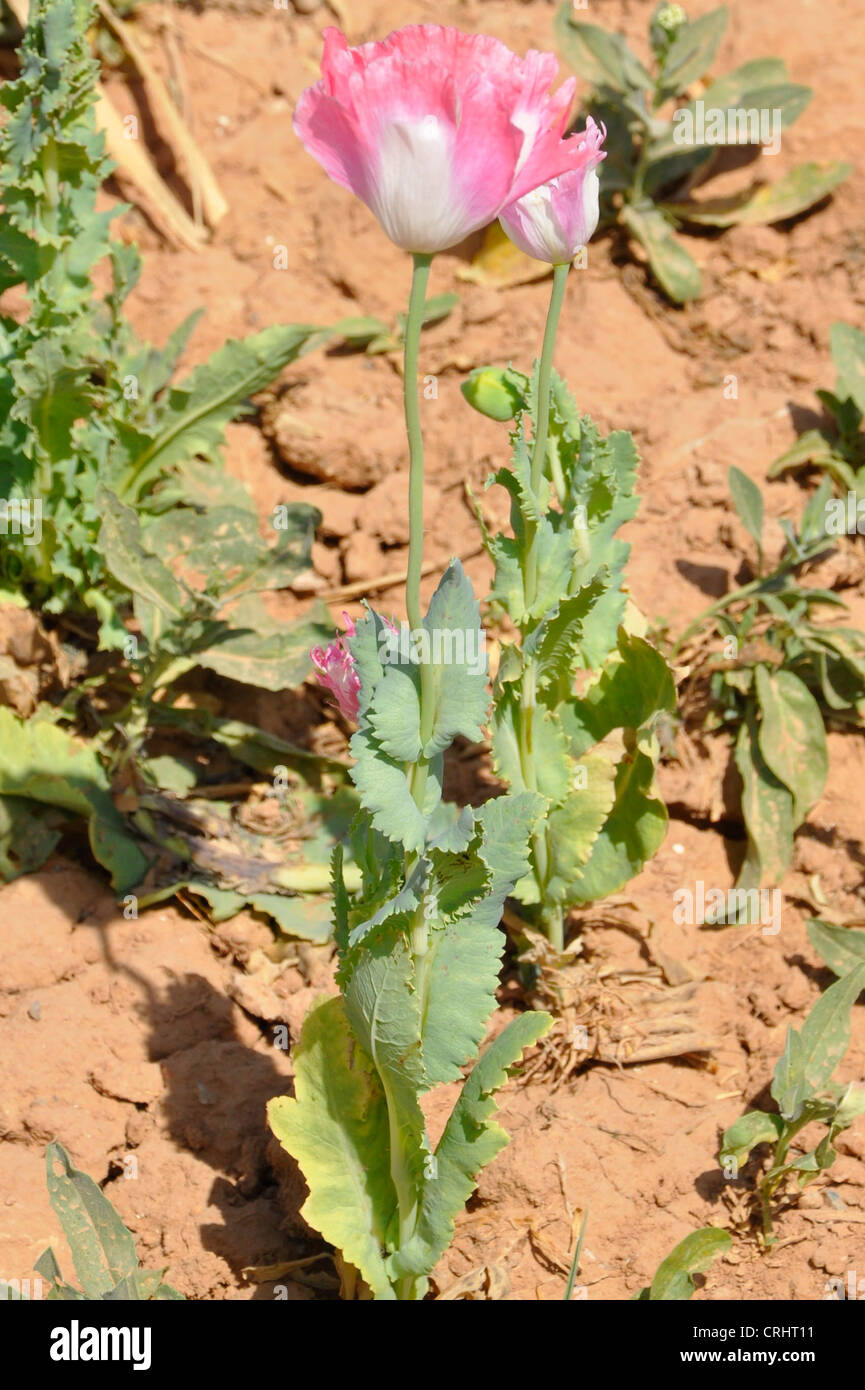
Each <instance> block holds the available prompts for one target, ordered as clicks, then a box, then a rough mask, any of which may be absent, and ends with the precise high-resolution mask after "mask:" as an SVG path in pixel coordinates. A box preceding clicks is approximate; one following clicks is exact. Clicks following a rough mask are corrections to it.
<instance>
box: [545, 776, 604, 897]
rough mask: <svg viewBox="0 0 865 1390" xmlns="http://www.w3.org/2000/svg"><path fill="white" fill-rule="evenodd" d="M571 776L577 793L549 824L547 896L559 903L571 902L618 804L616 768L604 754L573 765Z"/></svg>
mask: <svg viewBox="0 0 865 1390" xmlns="http://www.w3.org/2000/svg"><path fill="white" fill-rule="evenodd" d="M572 772H573V786H574V790H573V791H572V792H571V794H570V796H569V797H568V798H567V800H566V801H565V802H564V803H563V804H562V805H561V806H558V807H557V808H556V809H555V810H554V811H552V812H551V814H550V817H549V821H548V822H547V844H548V847H549V858H550V878H549V882H548V883H547V894H548V895H549V897H551V898H553V899H555V900H556V901H557V902H569V901H570V898H571V894H572V892H573V886H574V884H575V883H576V882H577V880H578V879H580V878H581V877H582V868H583V865H584V864H585V863H586V862H587V860H588V859H589V857H590V855H591V853H592V848H593V846H594V844H595V841H596V840H597V838H598V835H599V834H600V833H601V829H602V827H603V825H604V823H605V821H606V820H607V817H608V816H609V814H610V812H611V811H612V809H613V806H614V804H615V800H616V765H615V763H614V762H612V761H611V759H609V758H606V757H604V755H603V753H587V754H586V755H585V757H583V758H581V759H580V761H579V762H578V763H574V764H573V765H572Z"/></svg>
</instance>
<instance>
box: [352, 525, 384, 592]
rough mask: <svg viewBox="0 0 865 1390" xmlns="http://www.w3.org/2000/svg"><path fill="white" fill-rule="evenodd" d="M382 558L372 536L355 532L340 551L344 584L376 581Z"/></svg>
mask: <svg viewBox="0 0 865 1390" xmlns="http://www.w3.org/2000/svg"><path fill="white" fill-rule="evenodd" d="M383 561H384V556H383V554H382V550H381V546H380V545H379V543H378V541H377V540H376V539H375V537H374V536H369V535H367V533H366V532H365V531H356V532H355V533H354V535H353V536H351V537H350V538H349V540H348V541H347V543H346V544H345V546H344V547H343V551H342V568H343V574H344V575H345V579H346V583H348V584H354V583H356V582H357V580H359V579H376V578H377V577H378V575H380V574H381V573H382V569H383Z"/></svg>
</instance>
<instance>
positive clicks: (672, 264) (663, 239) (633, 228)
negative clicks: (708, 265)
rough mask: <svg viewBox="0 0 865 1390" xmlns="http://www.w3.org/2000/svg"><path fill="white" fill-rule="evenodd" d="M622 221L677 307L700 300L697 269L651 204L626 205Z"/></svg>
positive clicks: (661, 215)
mask: <svg viewBox="0 0 865 1390" xmlns="http://www.w3.org/2000/svg"><path fill="white" fill-rule="evenodd" d="M621 219H622V221H623V222H624V224H625V226H626V227H627V229H628V231H629V232H630V233H631V235H632V236H634V237H636V239H637V241H638V242H639V243H640V245H641V246H642V247H643V249H644V250H645V252H646V255H647V256H648V259H649V266H650V268H651V271H652V274H653V275H654V276H655V279H656V280H657V281H658V284H659V285H660V286H661V289H662V290H664V292H665V294H668V295H669V296H670V298H671V299H672V300H673V301H674V302H675V303H676V304H686V303H688V301H689V300H692V299H699V297H700V292H701V290H702V286H703V281H702V276H701V275H700V267H699V266H698V265H697V263H696V261H694V259H693V258H692V257H691V256H690V255H689V253H688V252H687V251H686V250H685V248H684V246H682V244H681V242H679V241H677V240H676V238H675V236H674V235H673V229H672V227H671V226H670V223H669V222H668V221H667V219H666V218H665V217H664V214H663V213H662V212H660V211H659V210H658V209H657V208H656V207H654V206H652V204H650V203H640V204H639V205H637V204H635V203H625V205H624V206H623V208H622V211H621Z"/></svg>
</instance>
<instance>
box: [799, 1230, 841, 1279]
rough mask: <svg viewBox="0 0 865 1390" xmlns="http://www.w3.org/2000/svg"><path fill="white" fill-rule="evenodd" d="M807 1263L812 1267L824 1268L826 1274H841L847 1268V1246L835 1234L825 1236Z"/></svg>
mask: <svg viewBox="0 0 865 1390" xmlns="http://www.w3.org/2000/svg"><path fill="white" fill-rule="evenodd" d="M808 1263H809V1264H810V1266H811V1268H812V1269H824V1270H825V1271H826V1273H827V1274H843V1272H844V1271H845V1270H846V1268H847V1247H846V1246H845V1245H844V1244H843V1243H842V1241H840V1240H839V1239H838V1237H837V1236H826V1237H825V1239H824V1240H821V1241H820V1244H819V1245H818V1246H817V1248H816V1250H815V1251H814V1253H813V1254H812V1255H811V1257H810V1259H809V1260H808Z"/></svg>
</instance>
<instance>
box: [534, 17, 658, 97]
mask: <svg viewBox="0 0 865 1390" xmlns="http://www.w3.org/2000/svg"><path fill="white" fill-rule="evenodd" d="M555 31H556V42H557V44H558V48H559V52H560V53H561V54H562V56H563V57H564V58H565V59H566V60H567V62H569V63H570V65H571V67H572V68H574V69H575V71H576V72H578V73H579V74H580V76H581V77H584V78H585V79H586V81H587V82H591V83H592V84H593V86H595V87H598V88H600V87H605V86H606V87H612V88H613V89H614V90H615V91H617V92H625V91H627V90H628V89H629V88H630V89H637V90H646V89H648V88H649V87H651V86H652V85H653V83H652V77H651V74H650V73H648V72H647V71H646V69H645V68H644V67H643V64H642V63H641V62H640V60H639V59H638V58H637V57H636V55H635V54H634V53H632V52H631V50H630V48H629V47H628V45H627V43H626V41H625V39H624V38H623V37H622V35H621V34H611V33H609V31H608V30H606V29H601V28H600V27H599V26H598V25H597V24H586V23H584V22H583V21H581V20H576V19H574V18H572V12H571V5H570V2H569V0H565V3H564V4H563V5H562V6H561V8H560V9H559V11H558V12H557V14H556V21H555Z"/></svg>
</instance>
